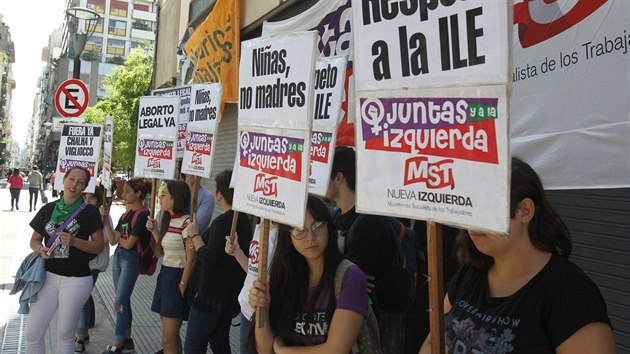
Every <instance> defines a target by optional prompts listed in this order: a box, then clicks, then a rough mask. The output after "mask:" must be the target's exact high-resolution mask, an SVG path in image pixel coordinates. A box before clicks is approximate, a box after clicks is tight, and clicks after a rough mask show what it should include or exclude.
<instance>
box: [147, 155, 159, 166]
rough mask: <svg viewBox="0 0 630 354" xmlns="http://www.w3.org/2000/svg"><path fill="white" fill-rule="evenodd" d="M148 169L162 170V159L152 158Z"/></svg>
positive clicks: (148, 161) (149, 160)
mask: <svg viewBox="0 0 630 354" xmlns="http://www.w3.org/2000/svg"><path fill="white" fill-rule="evenodd" d="M147 167H149V168H160V159H156V158H155V157H151V158H149V159H148V160H147Z"/></svg>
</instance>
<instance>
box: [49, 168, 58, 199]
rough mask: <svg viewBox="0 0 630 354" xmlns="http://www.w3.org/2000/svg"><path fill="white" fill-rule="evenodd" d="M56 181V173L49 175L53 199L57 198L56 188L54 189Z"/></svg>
mask: <svg viewBox="0 0 630 354" xmlns="http://www.w3.org/2000/svg"><path fill="white" fill-rule="evenodd" d="M56 179H57V171H53V173H52V174H51V175H50V185H51V186H52V196H53V198H57V194H58V193H57V188H55V181H56Z"/></svg>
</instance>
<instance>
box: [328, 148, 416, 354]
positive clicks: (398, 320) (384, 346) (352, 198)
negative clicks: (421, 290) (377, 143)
mask: <svg viewBox="0 0 630 354" xmlns="http://www.w3.org/2000/svg"><path fill="white" fill-rule="evenodd" d="M355 187H356V154H355V151H354V149H353V148H351V147H345V146H341V147H337V148H336V149H335V157H334V160H333V164H332V168H331V174H330V182H329V184H328V190H327V191H326V199H328V200H332V201H334V202H335V203H336V204H337V206H338V207H339V211H338V212H337V213H335V216H334V220H335V226H337V229H338V230H339V231H340V233H341V234H342V236H344V241H343V245H344V250H343V254H344V257H345V258H346V259H348V260H349V261H351V262H352V263H354V264H356V265H357V266H358V267H359V268H361V270H362V271H364V272H365V274H366V275H368V276H370V277H373V279H374V280H373V282H374V288H373V289H372V292H371V293H370V299H371V300H372V303H373V308H374V313H375V314H376V318H377V319H378V323H379V331H380V337H381V338H380V339H381V350H382V352H383V353H387V354H402V353H403V349H404V334H405V312H406V310H407V306H408V304H405V303H404V301H403V300H404V299H405V297H406V296H407V294H406V293H401V290H402V291H405V292H406V291H407V290H406V289H407V287H406V286H403V285H402V284H401V283H400V278H399V277H392V276H388V275H389V274H390V272H391V271H392V269H393V267H392V264H393V261H392V260H393V258H394V257H395V252H396V245H395V243H394V239H393V238H392V237H389V235H391V227H390V226H389V221H387V218H386V217H384V216H380V215H364V217H363V219H361V220H360V221H358V220H357V219H358V217H359V215H360V214H358V213H357V212H356V209H355V203H356V192H355ZM355 224H356V225H355ZM351 229H352V230H353V232H352V233H353V234H352V235H351V234H350V230H351ZM386 235H387V237H383V236H386Z"/></svg>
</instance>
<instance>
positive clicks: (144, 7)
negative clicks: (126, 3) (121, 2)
mask: <svg viewBox="0 0 630 354" xmlns="http://www.w3.org/2000/svg"><path fill="white" fill-rule="evenodd" d="M133 9H134V10H138V11H145V12H149V5H140V4H133Z"/></svg>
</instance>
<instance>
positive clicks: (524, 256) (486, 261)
mask: <svg viewBox="0 0 630 354" xmlns="http://www.w3.org/2000/svg"><path fill="white" fill-rule="evenodd" d="M571 248H572V245H571V237H570V235H569V230H568V228H567V226H566V225H565V224H564V222H563V221H562V219H561V218H560V216H559V215H558V214H557V213H556V211H555V210H554V209H553V207H552V206H551V204H550V203H549V201H548V199H547V196H546V195H545V191H544V190H543V186H542V183H541V181H540V178H539V177H538V175H537V174H536V172H535V171H534V170H533V169H532V168H531V167H530V166H529V165H528V164H526V163H525V162H523V161H521V160H519V159H517V158H513V159H512V180H511V190H510V228H509V231H508V234H507V235H497V234H489V233H483V232H481V231H475V230H468V231H465V232H463V233H461V234H460V235H459V237H458V241H457V250H458V252H457V255H458V258H459V261H460V263H461V264H462V266H461V267H460V269H459V270H458V271H457V273H456V274H455V275H454V276H453V278H452V279H451V281H450V283H449V285H448V294H447V296H446V297H445V299H444V313H446V317H445V321H444V327H445V336H444V339H445V344H446V349H447V352H448V353H510V354H515V353H523V354H529V353H536V354H544V353H558V354H565V353H571V354H572V353H615V344H614V340H613V335H612V328H611V326H610V320H609V319H608V314H607V311H606V304H605V302H604V298H603V297H602V294H601V293H600V291H599V289H598V288H597V286H596V285H595V284H594V283H593V282H592V281H591V280H590V279H589V278H588V276H587V275H586V274H584V272H583V271H582V270H581V269H580V268H579V267H578V266H577V265H575V264H574V263H572V262H571V261H569V260H568V259H567V258H568V257H569V254H570V253H571ZM430 352H431V348H430V343H429V339H428V338H427V340H426V341H425V343H424V345H423V346H422V348H421V349H420V354H426V353H430Z"/></svg>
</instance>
